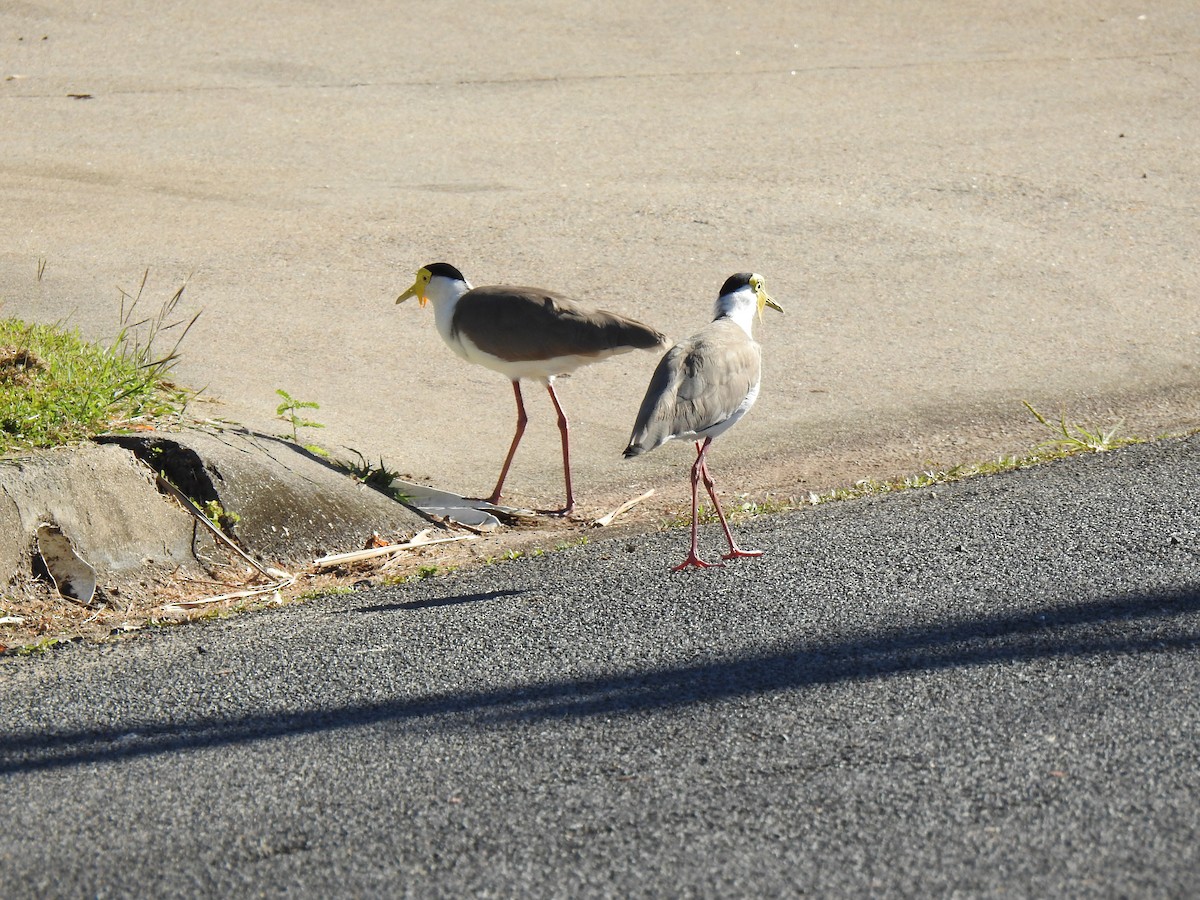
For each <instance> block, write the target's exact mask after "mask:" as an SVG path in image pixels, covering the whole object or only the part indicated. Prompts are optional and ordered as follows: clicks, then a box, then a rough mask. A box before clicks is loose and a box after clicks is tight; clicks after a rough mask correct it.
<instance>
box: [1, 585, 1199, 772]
mask: <svg viewBox="0 0 1200 900" xmlns="http://www.w3.org/2000/svg"><path fill="white" fill-rule="evenodd" d="M1197 613H1200V590H1198V589H1190V590H1187V591H1182V592H1178V593H1175V594H1159V595H1151V596H1126V597H1120V598H1116V599H1107V600H1096V601H1085V602H1082V603H1078V604H1073V605H1070V606H1048V607H1042V608H1040V609H1036V610H1032V611H1027V612H1020V613H1011V614H1004V615H996V616H992V617H987V618H983V619H980V618H972V619H969V620H968V619H963V620H959V621H951V622H946V623H943V624H939V625H932V626H921V627H913V628H905V629H896V630H892V631H887V632H884V633H880V634H878V635H877V636H875V637H871V636H861V637H856V638H853V639H841V640H837V639H834V640H829V641H825V642H822V641H820V640H812V641H807V640H806V641H795V642H789V643H787V644H783V645H780V646H778V647H776V648H775V649H774V650H772V651H769V652H764V653H761V654H757V655H752V656H742V657H737V658H730V659H723V660H717V661H712V662H705V663H701V664H693V665H681V666H677V667H668V668H662V669H656V670H631V671H628V672H624V673H619V674H615V675H611V676H605V677H600V678H593V679H579V680H564V681H552V682H541V683H525V684H513V685H510V686H505V687H500V688H495V689H491V690H483V691H477V692H458V693H446V694H431V695H429V696H426V697H421V698H415V699H402V700H391V701H382V702H378V703H367V704H358V705H349V706H344V707H340V708H331V709H312V710H301V711H297V712H294V713H269V714H267V713H264V714H260V715H255V714H249V715H245V716H241V717H238V718H207V719H197V720H195V721H192V722H182V723H180V722H173V723H171V724H163V725H151V726H147V725H146V724H144V723H132V722H131V723H130V724H128V725H121V724H119V723H118V724H115V725H112V726H110V727H106V728H99V729H91V730H76V731H63V732H58V733H46V732H36V733H33V732H31V733H25V734H8V735H4V736H3V737H0V773H3V774H9V773H20V772H31V771H37V770H45V769H55V768H61V767H66V766H74V765H81V764H89V763H97V762H115V761H119V760H123V759H130V758H136V757H141V756H150V755H156V754H163V753H172V752H180V751H188V750H200V749H206V748H213V747H221V746H227V745H231V744H238V743H244V742H252V741H259V740H264V739H271V738H280V737H287V736H291V735H297V734H308V733H317V732H324V731H333V730H336V729H344V728H355V727H359V726H364V725H374V724H377V723H380V722H403V721H412V722H417V721H420V720H428V721H430V722H432V723H433V724H435V725H436V726H437V727H438V728H456V727H465V728H480V727H485V728H486V727H489V726H496V725H502V724H503V723H506V722H511V721H514V720H525V721H530V720H532V721H554V720H558V719H564V718H577V717H583V716H593V715H601V714H602V715H606V716H612V715H623V714H630V713H639V712H645V711H651V710H658V709H664V708H671V707H680V706H685V705H688V704H697V703H710V702H714V701H719V700H723V699H727V698H731V697H739V696H747V695H755V694H767V693H774V692H780V691H789V690H801V689H804V688H807V687H811V686H814V685H823V684H832V683H838V682H844V681H848V680H854V679H862V680H869V679H883V678H888V677H891V676H895V675H900V674H910V673H921V672H936V671H940V670H945V669H950V668H962V667H971V666H985V665H995V664H1010V663H1021V662H1029V661H1035V660H1044V659H1054V658H1070V657H1081V656H1099V655H1112V654H1140V653H1162V652H1178V651H1194V650H1196V649H1197V648H1200V617H1198V616H1197V615H1196V614H1197Z"/></svg>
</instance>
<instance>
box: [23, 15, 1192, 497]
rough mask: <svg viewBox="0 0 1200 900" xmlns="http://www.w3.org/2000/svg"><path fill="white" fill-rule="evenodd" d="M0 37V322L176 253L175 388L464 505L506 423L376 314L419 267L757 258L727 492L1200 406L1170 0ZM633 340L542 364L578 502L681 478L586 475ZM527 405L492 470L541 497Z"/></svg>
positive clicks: (490, 400)
mask: <svg viewBox="0 0 1200 900" xmlns="http://www.w3.org/2000/svg"><path fill="white" fill-rule="evenodd" d="M0 48H2V52H0V68H2V69H3V71H2V72H0V75H2V76H3V78H4V80H3V81H0V132H2V133H3V135H4V139H3V147H4V152H3V158H2V159H0V222H3V223H4V225H3V228H2V230H0V234H2V235H3V240H2V241H0V302H2V303H3V306H2V307H0V314H3V315H13V316H19V317H22V318H27V319H32V320H37V321H68V322H71V323H74V324H76V325H78V326H79V327H80V328H81V329H82V330H83V331H84V333H85V334H87V335H89V336H92V337H95V338H98V339H105V338H107V337H110V336H111V335H112V334H114V333H115V331H116V330H117V327H118V321H117V320H118V314H119V294H118V290H117V289H118V287H123V288H125V289H127V290H133V289H135V288H136V286H137V283H138V282H139V281H140V278H141V275H142V273H143V271H144V270H146V269H147V268H148V269H149V272H150V275H149V279H148V282H147V291H146V295H145V297H144V298H143V301H142V303H143V308H144V309H153V308H155V305H156V304H157V303H158V302H161V300H165V299H166V297H168V296H169V295H170V294H171V293H172V292H173V291H174V290H175V289H176V288H177V287H178V286H179V285H180V284H182V283H183V282H184V280H185V279H187V282H188V288H187V291H186V293H185V303H184V307H185V308H186V309H187V310H188V311H189V312H190V311H192V310H196V309H202V310H203V315H202V316H201V319H200V321H199V323H198V324H197V327H196V329H195V330H194V331H193V333H192V334H191V335H189V337H188V339H187V341H186V343H185V345H184V348H183V361H182V363H181V364H180V366H179V368H178V370H177V374H178V377H179V379H180V380H181V381H183V382H185V383H187V384H190V385H192V386H196V387H203V388H205V391H206V395H207V396H209V397H211V398H213V399H214V400H215V401H217V402H216V403H214V404H213V405H211V406H204V407H202V408H201V411H202V412H204V413H207V414H210V415H213V416H218V417H225V418H229V419H232V420H234V421H237V422H242V423H245V424H246V425H248V426H250V427H252V428H259V429H264V428H271V427H274V428H276V429H282V427H283V426H282V424H281V423H275V422H273V413H274V407H275V405H276V403H277V400H278V398H277V397H276V396H275V394H274V391H275V389H276V388H284V389H286V390H287V391H289V392H290V393H291V394H292V395H293V396H295V397H297V398H300V399H304V400H312V401H316V402H318V403H320V405H321V409H320V410H319V412H317V413H315V414H314V418H316V419H318V420H319V421H322V422H323V423H324V424H325V425H326V426H327V428H326V429H325V430H323V431H320V432H312V433H311V434H310V435H309V437H310V438H311V439H314V440H319V441H322V442H324V443H327V444H328V445H330V446H331V447H334V448H339V447H342V446H350V447H353V448H356V449H358V450H360V451H361V452H362V453H364V454H365V456H366V457H367V458H369V459H377V458H379V457H380V456H382V457H383V458H384V459H385V460H386V461H387V462H388V464H389V466H390V467H392V468H395V469H396V470H398V471H399V472H400V473H401V474H404V475H408V476H410V477H412V478H414V479H417V480H424V481H428V482H430V483H432V484H435V485H438V486H440V487H444V488H447V489H450V490H454V491H458V492H460V493H463V494H467V495H479V494H483V493H486V492H487V490H489V489H490V486H491V482H492V480H493V479H494V477H495V474H496V471H497V470H498V468H499V464H500V461H501V458H502V456H503V453H504V450H505V448H506V446H507V441H508V436H509V435H510V434H511V428H512V419H513V411H512V409H511V396H510V392H509V391H508V388H507V387H506V385H505V384H504V383H503V381H502V380H501V379H499V378H498V377H497V376H495V375H494V374H493V373H489V372H487V371H484V370H479V369H470V368H466V367H464V365H463V364H461V362H460V361H459V360H458V359H457V358H455V357H453V356H452V355H451V354H450V353H449V351H447V350H446V349H445V347H443V346H442V345H441V343H440V341H439V340H438V337H437V335H436V333H435V330H434V328H433V323H432V317H431V316H430V315H429V314H428V311H424V312H423V311H421V310H419V309H417V308H416V306H415V305H412V304H409V305H406V306H402V307H396V306H394V305H393V304H392V300H393V299H394V297H395V295H396V294H397V293H398V292H399V291H400V290H402V289H403V288H404V287H406V286H407V285H408V284H409V283H410V281H411V277H412V273H413V271H414V270H415V269H416V268H417V267H418V266H419V265H421V264H424V263H426V262H430V261H433V260H437V259H447V260H451V261H453V262H455V263H456V264H457V265H458V266H459V267H460V268H462V270H463V271H464V272H465V273H466V274H467V276H468V278H471V279H473V280H474V281H475V283H488V282H493V283H494V282H503V281H508V282H518V283H532V284H541V285H545V286H547V287H551V288H554V289H558V290H562V291H565V292H567V293H570V294H573V295H575V296H577V297H579V298H580V299H583V300H585V301H590V302H593V303H595V304H597V305H604V306H609V307H611V308H613V309H616V310H619V311H622V312H625V313H629V314H631V315H634V316H637V317H640V318H643V319H644V320H646V321H648V322H651V323H653V324H655V325H657V326H658V327H660V328H662V329H663V330H665V331H667V332H669V333H670V334H672V335H673V336H682V335H684V334H687V333H690V332H691V331H692V330H694V329H695V328H696V327H698V326H699V325H700V324H702V323H703V322H704V321H705V320H706V319H707V317H708V315H709V310H710V305H711V302H712V300H713V297H714V293H715V290H716V288H717V287H718V286H719V284H720V283H721V282H722V281H723V279H724V278H725V277H726V276H727V275H729V274H730V273H731V272H734V271H738V270H743V269H754V270H756V271H760V272H762V273H763V274H764V275H765V276H766V277H767V279H768V284H769V286H770V288H771V290H772V291H773V293H774V294H775V296H776V297H777V298H778V299H779V300H780V301H781V302H782V303H783V304H784V305H785V306H786V308H787V314H786V316H783V317H773V318H771V319H769V320H768V321H767V322H765V323H764V325H763V327H762V328H761V329H760V332H759V337H760V340H761V342H762V343H763V345H764V348H765V354H766V361H765V377H766V381H765V386H764V390H763V393H762V397H761V399H760V401H759V406H758V407H757V408H756V409H755V410H754V412H753V414H752V415H750V416H749V417H748V418H747V419H746V420H745V421H744V422H743V423H742V424H740V425H739V426H738V428H737V429H736V430H735V432H733V433H731V434H730V435H729V436H728V437H727V438H725V439H724V440H723V441H722V443H721V445H720V446H718V447H717V448H716V450H715V452H714V457H713V468H714V472H719V473H721V478H722V485H723V486H724V487H725V488H726V489H728V490H731V491H737V490H744V491H749V492H758V493H761V492H764V491H774V492H777V493H780V494H783V495H785V496H786V495H789V494H797V493H802V492H804V491H806V490H809V489H814V488H816V489H819V488H824V487H829V486H831V485H833V484H838V483H844V482H846V481H852V480H854V479H855V478H858V477H863V476H865V475H880V474H895V473H904V472H911V471H914V470H916V469H920V468H924V467H927V466H928V465H931V464H950V463H953V462H958V461H962V460H965V459H977V458H980V457H987V456H991V455H994V454H997V453H1001V452H1013V451H1019V450H1025V449H1028V447H1029V446H1030V444H1031V443H1033V442H1034V441H1036V440H1038V439H1039V438H1040V437H1041V435H1040V434H1039V431H1040V429H1039V426H1037V425H1036V424H1035V423H1034V422H1033V421H1032V420H1031V419H1030V418H1029V416H1028V414H1027V413H1026V411H1025V410H1024V408H1023V407H1022V406H1021V402H1020V401H1021V400H1022V399H1028V400H1030V401H1032V402H1033V403H1034V404H1035V405H1036V406H1039V407H1040V408H1042V409H1043V411H1046V412H1048V413H1058V412H1059V411H1060V409H1065V410H1066V411H1067V413H1068V415H1069V416H1071V417H1072V418H1076V419H1079V420H1082V421H1091V422H1096V423H1098V424H1111V423H1114V422H1117V421H1123V422H1124V423H1125V427H1126V428H1127V430H1129V431H1133V432H1136V433H1141V434H1155V433H1158V432H1159V431H1161V430H1173V429H1178V428H1182V427H1187V426H1192V425H1196V424H1200V414H1198V413H1197V409H1198V408H1200V403H1198V401H1200V378H1198V375H1197V369H1196V363H1195V360H1196V355H1197V344H1198V335H1200V312H1198V309H1200V305H1198V304H1197V302H1196V301H1197V265H1196V251H1195V245H1196V242H1195V235H1196V233H1197V231H1198V230H1200V229H1198V225H1200V222H1198V219H1200V215H1198V212H1197V211H1198V210H1200V171H1198V169H1200V162H1198V161H1197V155H1196V153H1195V152H1194V149H1195V146H1196V143H1197V137H1198V134H1197V130H1198V129H1200V118H1198V117H1197V116H1196V105H1195V90H1194V87H1195V84H1196V83H1198V82H1200V53H1198V48H1200V12H1198V11H1197V9H1196V6H1195V4H1194V3H1191V2H1188V0H1171V2H1165V3H1159V4H1154V5H1153V7H1146V8H1145V9H1141V8H1137V9H1134V8H1130V7H1129V5H1128V4H1125V3H1120V2H1112V0H1109V2H1101V3H1093V2H1088V3H1084V2H1068V3H1064V4H1055V5H1054V6H1053V7H1052V8H1050V7H1046V6H1045V5H1044V4H1037V3H1031V2H1030V3H1024V2H1023V3H1017V4H1013V3H1011V2H1005V3H999V2H985V3H977V4H970V5H967V6H963V5H945V4H928V3H920V2H905V3H899V4H897V3H891V2H886V3H885V2H879V0H868V2H863V3H858V4H853V5H851V6H850V7H846V6H844V5H837V6H831V7H828V8H820V7H818V8H814V7H812V6H809V5H796V4H783V5H781V4H778V3H773V2H765V0H764V2H753V3H741V4H736V5H735V6H733V7H729V6H720V5H718V6H713V5H711V4H701V3H683V4H678V3H673V4H653V5H651V6H649V7H648V6H646V5H645V4H641V3H630V2H615V3H607V4H603V5H601V6H595V7H588V8H586V9H583V8H580V7H578V6H575V5H570V4H528V5H526V4H518V5H516V6H513V7H506V8H505V10H504V11H503V13H500V12H497V11H495V8H494V7H493V6H492V5H490V4H486V3H479V2H466V3H458V4H451V5H442V6H437V7H430V6H429V5H428V4H416V3H412V4H405V3H402V4H395V3H360V4H354V5H353V6H351V7H341V6H339V7H328V6H321V5H315V6H314V5H306V6H300V7H297V6H296V5H294V4H287V3H281V2H272V3H259V4H254V5H253V7H251V8H248V7H246V6H245V5H244V4H239V3H233V2H228V0H220V2H216V3H212V4H205V5H204V6H203V7H195V6H191V5H187V4H165V5H164V4H144V3H137V2H122V3H115V4H105V5H103V6H102V7H96V6H94V5H92V4H83V3H61V4H54V5H53V6H49V5H46V6H43V5H36V4H18V5H16V6H13V5H9V6H6V7H4V8H3V9H0ZM40 260H44V272H43V274H42V277H41V278H40V280H39V278H38V268H39V261H40ZM653 364H654V360H653V359H652V358H651V357H650V356H649V355H631V356H626V357H622V358H620V359H618V360H615V361H612V362H609V363H606V364H604V365H603V366H599V367H596V368H594V369H591V370H585V371H584V372H581V373H579V374H578V375H577V376H575V377H574V378H573V379H571V380H570V381H569V382H567V383H566V384H564V386H563V389H562V396H563V400H564V403H565V404H566V405H567V409H568V412H569V413H570V414H571V416H572V419H573V423H574V426H575V429H576V434H577V435H578V437H577V441H576V443H575V448H576V457H575V464H576V469H577V488H578V492H579V494H580V496H581V500H582V502H583V503H584V506H585V512H586V511H588V509H589V508H592V509H594V510H595V511H600V510H601V509H603V508H607V507H610V506H611V505H612V504H613V502H614V501H619V500H623V499H625V498H626V497H628V496H631V495H632V494H631V492H639V493H640V491H641V490H643V489H645V488H646V487H648V486H657V487H659V488H661V489H662V490H660V493H659V495H658V499H657V500H656V501H655V502H656V503H658V504H660V505H662V506H664V507H666V506H672V507H678V505H679V504H680V503H682V502H684V498H685V497H686V484H685V471H684V469H685V465H686V463H687V454H686V452H685V451H683V450H681V449H679V448H667V449H666V450H665V451H659V452H657V453H655V454H652V455H650V456H648V457H646V458H645V459H639V460H637V461H636V462H623V461H622V460H621V459H620V450H621V448H622V447H623V446H624V442H625V439H626V437H627V435H628V430H629V427H630V425H631V423H632V418H633V414H634V412H635V410H636V407H637V402H638V399H639V398H640V395H641V392H642V390H643V388H644V385H645V382H646V380H647V378H648V376H649V373H650V371H651V369H652V368H653ZM542 399H544V398H540V397H539V398H538V400H539V401H540V400H542ZM531 416H532V422H531V426H530V432H529V434H528V437H527V444H526V445H525V446H524V447H523V449H522V452H521V454H520V455H519V456H518V458H517V462H516V466H515V468H514V471H513V474H512V477H511V481H510V488H511V490H512V492H513V500H514V502H520V503H526V504H529V505H535V506H536V505H546V504H547V503H549V502H550V501H552V500H553V499H554V498H555V497H556V495H557V493H556V492H557V491H558V490H559V485H558V475H557V471H556V468H555V465H554V462H555V459H556V454H557V449H556V447H557V440H558V436H557V432H556V430H555V428H554V426H553V418H552V415H551V411H550V410H549V407H548V404H544V403H541V402H537V403H534V404H532V408H531Z"/></svg>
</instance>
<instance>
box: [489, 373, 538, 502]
mask: <svg viewBox="0 0 1200 900" xmlns="http://www.w3.org/2000/svg"><path fill="white" fill-rule="evenodd" d="M512 386H513V396H515V397H516V398H517V431H516V434H514V435H513V439H512V445H511V446H510V447H509V448H508V456H506V457H505V458H504V467H503V468H502V469H501V470H500V479H499V480H498V481H497V482H496V489H495V490H494V491H492V496H490V497H488V500H487V502H488V503H499V502H500V489H501V488H502V487H504V479H505V478H507V477H508V467H509V466H511V465H512V461H513V457H514V456H516V454H517V444H519V443H521V435H523V434H524V433H525V424H526V423H527V422H528V421H529V417H528V416H527V415H525V401H524V400H523V399H522V398H521V382H519V381H514V382H513V383H512Z"/></svg>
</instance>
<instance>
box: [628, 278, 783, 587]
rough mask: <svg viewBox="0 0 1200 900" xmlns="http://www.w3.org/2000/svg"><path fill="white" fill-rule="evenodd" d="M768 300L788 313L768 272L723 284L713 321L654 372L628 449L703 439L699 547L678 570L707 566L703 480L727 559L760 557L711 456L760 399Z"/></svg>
mask: <svg viewBox="0 0 1200 900" xmlns="http://www.w3.org/2000/svg"><path fill="white" fill-rule="evenodd" d="M764 306H769V307H771V308H772V309H777V310H779V311H780V312H783V308H782V307H781V306H780V305H779V304H778V303H776V302H775V300H774V299H773V298H772V297H771V295H770V294H768V293H767V289H766V287H765V286H764V285H763V279H762V276H761V275H756V274H751V273H749V272H739V273H738V274H736V275H731V276H730V277H729V278H728V279H727V280H726V282H725V284H724V285H722V286H721V292H720V295H719V296H718V297H717V305H716V315H715V317H714V318H713V320H712V322H710V323H709V324H708V325H706V326H705V327H704V328H702V329H701V330H700V331H698V332H697V333H696V334H694V335H692V336H691V337H690V338H688V339H687V340H684V341H680V342H679V343H678V344H676V345H675V346H674V347H672V348H671V349H670V350H668V351H667V353H666V355H665V356H663V358H662V359H661V360H660V361H659V364H658V368H656V369H655V370H654V375H653V376H651V378H650V386H649V387H648V388H647V389H646V396H645V398H644V399H643V400H642V406H641V409H640V410H639V411H638V415H637V421H636V422H635V423H634V426H633V434H632V435H631V436H630V438H629V446H628V447H626V448H625V456H627V457H630V456H637V455H639V454H641V453H645V452H647V451H649V450H653V449H654V448H655V447H660V446H662V445H663V444H664V443H666V442H667V441H669V440H671V439H672V438H680V439H683V440H691V441H695V442H696V462H695V463H694V464H693V465H692V546H691V550H690V551H689V552H688V555H687V559H685V560H684V561H683V562H682V563H680V564H679V565H678V566H676V567H675V571H679V570H680V569H684V568H686V567H688V566H698V567H701V568H703V567H706V566H708V565H709V564H708V563H706V562H704V560H702V559H701V558H700V555H699V552H698V550H697V546H696V526H697V518H698V508H697V504H696V489H697V486H698V484H699V482H700V481H701V480H703V482H704V487H705V489H706V490H707V491H708V495H709V497H711V498H712V502H713V506H714V507H715V508H716V510H717V515H718V516H719V517H720V519H721V527H722V528H724V529H725V537H726V539H727V540H728V541H729V553H727V554H725V555H724V556H723V557H722V559H733V558H734V557H738V556H760V555H762V551H761V550H742V549H741V548H739V547H738V545H737V544H736V543H735V542H734V540H733V534H732V533H731V532H730V530H729V523H728V522H727V521H726V520H725V513H724V512H722V510H721V504H720V503H719V502H718V500H717V494H716V492H715V491H714V490H713V480H712V477H711V476H710V475H709V473H708V465H707V463H706V462H705V455H706V454H707V452H708V445H709V444H711V443H712V440H713V438H715V437H716V436H717V435H719V434H721V433H722V432H725V431H727V430H728V429H730V428H732V427H733V425H734V424H736V423H737V421H738V420H739V419H740V418H741V417H742V416H744V415H745V414H746V412H747V411H748V410H749V409H750V407H751V406H753V405H754V401H755V400H756V399H757V398H758V387H759V380H760V377H761V373H762V351H761V350H760V349H759V346H758V344H757V343H756V342H755V341H754V338H753V337H752V336H751V334H750V328H751V326H752V325H753V323H754V317H755V315H757V316H759V317H760V318H761V317H762V311H763V307H764Z"/></svg>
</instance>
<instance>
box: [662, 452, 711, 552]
mask: <svg viewBox="0 0 1200 900" xmlns="http://www.w3.org/2000/svg"><path fill="white" fill-rule="evenodd" d="M707 446H708V441H707V440H706V441H705V442H704V444H703V445H701V444H700V442H699V441H697V442H696V461H695V462H694V463H692V546H691V549H690V550H688V555H687V559H685V560H684V561H683V562H681V563H680V564H679V565H677V566H675V568H673V569H672V570H671V571H672V572H678V571H679V570H680V569H686V568H687V567H688V566H695V567H696V568H698V569H707V568H709V567H710V566H711V565H713V563H706V562H705V561H704V560H702V559H701V558H700V552H699V549H700V548H699V546H698V545H697V534H696V529H697V526H698V524H699V520H700V510H699V507H698V506H697V503H696V488H697V487H699V485H700V474H701V472H702V471H703V468H704V448H705V447H707ZM716 565H720V563H717V564H716Z"/></svg>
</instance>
